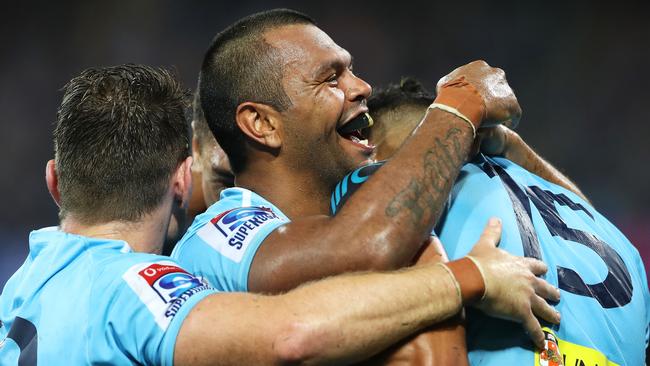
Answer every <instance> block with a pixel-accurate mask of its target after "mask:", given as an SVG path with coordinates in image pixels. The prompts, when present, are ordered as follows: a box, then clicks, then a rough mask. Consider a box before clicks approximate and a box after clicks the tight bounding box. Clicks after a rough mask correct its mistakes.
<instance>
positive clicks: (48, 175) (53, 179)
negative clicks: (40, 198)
mask: <svg viewBox="0 0 650 366" xmlns="http://www.w3.org/2000/svg"><path fill="white" fill-rule="evenodd" d="M45 183H46V184H47V190H48V191H49V192H50V195H51V196H52V199H54V202H55V203H56V205H57V206H59V207H61V195H60V194H59V177H57V175H56V163H55V162H54V159H52V160H50V161H48V162H47V164H46V165H45Z"/></svg>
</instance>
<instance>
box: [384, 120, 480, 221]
mask: <svg viewBox="0 0 650 366" xmlns="http://www.w3.org/2000/svg"><path fill="white" fill-rule="evenodd" d="M462 138H463V134H462V132H461V131H460V130H459V129H458V128H451V129H450V130H449V131H447V135H446V136H445V137H444V138H443V139H441V138H439V137H436V138H435V139H434V143H433V147H432V148H431V149H429V150H427V151H426V152H425V154H424V156H423V165H422V168H423V172H424V174H423V175H422V176H419V177H413V178H412V179H411V181H410V182H409V184H408V185H407V186H406V188H404V189H403V190H402V191H401V192H399V193H397V195H395V197H394V198H393V200H392V201H391V202H390V203H389V204H388V206H387V207H386V210H385V212H386V215H388V216H389V217H395V216H397V215H399V214H400V213H401V212H402V210H403V209H407V210H408V212H409V213H410V216H411V222H412V224H413V225H421V224H425V225H426V224H429V223H430V222H431V219H432V217H435V216H434V215H435V214H436V213H437V212H438V211H439V210H440V209H442V206H443V204H444V202H445V201H446V200H447V196H448V194H449V190H450V189H451V185H452V182H453V181H454V179H455V178H456V175H457V174H458V172H459V170H460V166H461V164H462V163H463V161H464V160H465V157H466V154H467V152H466V150H467V149H466V148H465V147H464V146H463V144H462V140H461V139H462Z"/></svg>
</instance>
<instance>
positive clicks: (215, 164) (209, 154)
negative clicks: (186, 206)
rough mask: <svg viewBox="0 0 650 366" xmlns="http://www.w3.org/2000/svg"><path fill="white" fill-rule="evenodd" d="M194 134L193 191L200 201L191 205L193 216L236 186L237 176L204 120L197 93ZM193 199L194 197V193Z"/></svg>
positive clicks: (195, 97) (191, 215) (194, 110)
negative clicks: (228, 189)
mask: <svg viewBox="0 0 650 366" xmlns="http://www.w3.org/2000/svg"><path fill="white" fill-rule="evenodd" d="M192 132H193V133H192V157H193V158H194V165H192V173H193V175H192V176H193V177H195V178H197V179H195V180H194V182H196V184H195V187H194V188H195V190H196V192H197V194H196V199H197V200H200V201H201V202H197V203H196V204H195V205H192V204H191V203H190V217H194V216H196V215H197V214H199V213H202V212H204V211H205V209H206V208H208V207H210V205H212V204H213V203H215V202H217V201H218V200H219V195H220V194H221V191H223V190H224V189H226V188H230V187H234V186H235V176H234V175H233V173H232V169H231V168H230V162H229V161H228V157H227V156H226V153H225V152H224V151H223V149H222V148H221V146H219V143H217V140H215V138H214V136H213V135H212V132H210V127H208V123H207V122H206V121H205V115H204V114H203V110H202V109H201V100H200V97H199V93H198V91H197V92H195V93H194V100H193V101H192ZM192 196H195V195H194V192H193V193H192ZM193 199H194V198H193Z"/></svg>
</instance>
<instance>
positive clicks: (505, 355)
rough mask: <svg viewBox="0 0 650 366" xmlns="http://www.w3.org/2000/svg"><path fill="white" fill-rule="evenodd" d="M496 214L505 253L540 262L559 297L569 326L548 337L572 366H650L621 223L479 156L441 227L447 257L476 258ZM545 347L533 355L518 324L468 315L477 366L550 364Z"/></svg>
mask: <svg viewBox="0 0 650 366" xmlns="http://www.w3.org/2000/svg"><path fill="white" fill-rule="evenodd" d="M492 216H497V217H499V218H501V220H502V222H503V234H502V238H501V242H500V248H502V249H504V250H506V251H508V252H510V253H513V254H516V255H522V256H527V257H535V258H538V259H541V260H543V261H544V262H545V263H546V264H547V265H548V268H549V270H548V273H547V274H546V277H545V278H546V280H547V281H548V282H549V283H551V284H553V285H555V286H557V287H559V288H560V289H561V290H562V291H561V296H562V298H561V300H560V302H559V304H557V306H556V308H557V310H558V311H560V313H561V314H562V322H561V324H560V325H559V326H556V327H553V328H552V329H549V331H550V332H553V333H551V334H550V335H548V338H549V340H553V339H555V340H556V341H557V342H559V349H560V352H561V353H562V356H561V357H563V359H564V360H563V361H564V364H565V365H585V366H591V365H596V364H597V365H601V366H602V365H605V364H607V363H606V362H610V364H612V363H615V364H620V365H642V364H644V362H645V361H644V357H645V353H644V350H645V345H646V339H647V330H648V319H649V312H650V310H649V304H650V299H649V295H648V287H647V280H646V274H645V271H644V268H643V264H642V262H641V259H640V256H639V254H638V251H637V250H636V249H635V248H634V247H633V246H632V245H631V243H630V242H629V241H628V240H627V239H626V238H625V236H624V235H623V234H621V233H620V231H619V230H618V229H616V227H614V225H612V224H611V223H610V222H609V221H608V220H607V219H606V218H604V217H603V216H602V215H601V214H599V213H598V212H597V211H596V210H595V209H594V208H593V207H591V205H589V204H588V203H587V202H585V201H584V200H582V199H581V198H580V197H578V196H577V195H575V194H573V193H572V192H569V191H567V190H565V189H564V188H562V187H559V186H557V185H554V184H552V183H549V182H547V181H545V180H543V179H541V178H539V177H537V176H536V175H534V174H531V173H529V172H528V171H526V170H524V169H523V168H521V167H519V166H518V165H516V164H513V163H512V162H510V161H508V160H505V159H499V158H495V159H492V158H481V159H479V160H478V161H477V162H476V163H474V164H467V165H466V166H465V167H464V168H463V169H462V171H461V173H460V176H459V179H458V181H457V182H456V185H455V186H454V188H453V191H452V195H451V199H450V205H449V207H448V210H447V212H446V213H445V214H444V215H443V217H442V218H441V220H440V223H439V225H438V227H437V230H436V231H437V232H438V233H439V235H440V239H441V241H442V243H443V245H444V246H445V248H446V249H447V252H448V255H449V257H450V259H457V258H459V257H462V256H464V255H466V254H467V253H468V252H469V251H470V249H471V246H472V245H473V243H475V242H476V240H477V239H478V238H479V236H480V233H481V230H482V228H483V226H484V224H485V223H486V222H487V220H488V218H489V217H492ZM553 334H554V335H553ZM547 345H548V346H549V347H550V349H549V350H547V351H546V352H543V353H542V355H541V356H540V355H539V354H537V355H536V354H534V352H533V350H532V344H531V343H530V342H529V341H528V338H527V336H526V335H525V334H524V333H523V330H522V327H521V326H519V325H517V324H513V323H509V322H506V321H502V320H497V319H492V318H488V317H486V316H484V315H482V314H480V313H479V312H472V313H470V314H468V349H469V350H470V362H471V363H472V364H473V365H514V364H517V365H533V364H535V365H537V364H541V365H553V364H554V363H553V362H555V361H554V359H553V358H554V357H553V348H554V347H555V345H554V344H553V342H552V341H550V342H547ZM540 358H541V359H540ZM581 362H582V363H581Z"/></svg>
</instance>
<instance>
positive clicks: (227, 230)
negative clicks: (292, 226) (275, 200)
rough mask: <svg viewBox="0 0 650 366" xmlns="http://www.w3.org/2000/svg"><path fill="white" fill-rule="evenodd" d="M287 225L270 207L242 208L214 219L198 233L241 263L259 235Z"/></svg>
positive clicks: (224, 253)
mask: <svg viewBox="0 0 650 366" xmlns="http://www.w3.org/2000/svg"><path fill="white" fill-rule="evenodd" d="M286 222H287V220H285V219H283V218H281V217H279V216H278V215H277V214H276V213H275V212H273V210H272V209H270V208H268V207H238V208H234V209H232V210H228V211H226V212H223V213H221V214H219V215H218V216H216V217H214V218H213V219H212V220H210V222H209V223H207V224H206V225H204V226H203V227H202V228H201V229H199V230H198V231H197V235H198V236H199V237H200V238H201V239H202V240H203V241H204V242H205V243H207V244H208V245H210V246H211V247H212V248H214V249H215V250H216V251H218V252H219V253H221V254H222V255H224V256H225V257H227V258H230V259H231V260H233V261H234V262H237V263H239V262H241V260H242V257H243V256H244V253H245V252H246V248H247V247H248V245H249V244H250V243H251V241H252V239H253V238H254V237H255V234H256V233H257V232H259V231H260V230H261V229H262V228H263V227H268V226H273V227H275V226H277V225H278V224H283V223H286Z"/></svg>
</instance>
